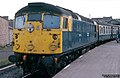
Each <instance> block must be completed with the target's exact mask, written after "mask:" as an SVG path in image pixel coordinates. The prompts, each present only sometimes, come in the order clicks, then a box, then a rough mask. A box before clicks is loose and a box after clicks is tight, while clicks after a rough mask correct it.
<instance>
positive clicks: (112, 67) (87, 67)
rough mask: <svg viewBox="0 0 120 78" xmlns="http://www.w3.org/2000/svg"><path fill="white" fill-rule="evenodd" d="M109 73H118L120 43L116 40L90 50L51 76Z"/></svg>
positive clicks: (97, 77)
mask: <svg viewBox="0 0 120 78" xmlns="http://www.w3.org/2000/svg"><path fill="white" fill-rule="evenodd" d="M109 74H110V75H115V74H117V75H120V43H119V44H118V43H116V41H111V42H108V43H106V44H103V45H100V46H98V47H96V48H94V49H92V50H90V51H89V52H87V53H86V54H84V55H82V56H81V57H79V58H78V59H77V60H75V61H74V62H72V63H71V64H70V65H68V66H67V67H65V68H64V69H63V70H62V71H60V72H59V73H58V74H56V75H55V76H54V77H53V78H105V77H104V75H109ZM106 78H111V77H106ZM113 78H114V77H113ZM115 78H116V77H115ZM117 78H118V77H117Z"/></svg>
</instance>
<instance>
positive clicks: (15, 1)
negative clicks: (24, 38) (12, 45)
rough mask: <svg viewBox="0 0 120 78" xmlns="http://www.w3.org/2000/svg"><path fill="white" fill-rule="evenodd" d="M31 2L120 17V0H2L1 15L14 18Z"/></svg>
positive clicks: (85, 12) (0, 5)
mask: <svg viewBox="0 0 120 78" xmlns="http://www.w3.org/2000/svg"><path fill="white" fill-rule="evenodd" d="M29 2H46V3H50V4H53V5H57V6H61V7H64V8H67V9H70V10H72V11H74V12H77V13H79V14H80V15H83V16H85V17H88V18H89V17H90V18H95V17H109V16H112V17H113V18H120V0H1V2H0V10H1V11H0V16H9V18H10V19H13V18H14V15H15V13H16V12H17V11H18V10H19V9H20V8H22V7H24V6H26V5H27V4H28V3H29Z"/></svg>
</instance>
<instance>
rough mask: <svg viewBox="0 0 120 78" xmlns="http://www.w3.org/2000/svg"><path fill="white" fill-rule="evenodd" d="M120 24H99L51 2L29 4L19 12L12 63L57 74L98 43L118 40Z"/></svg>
mask: <svg viewBox="0 0 120 78" xmlns="http://www.w3.org/2000/svg"><path fill="white" fill-rule="evenodd" d="M118 29H119V27H117V26H116V27H115V26H112V25H99V24H98V23H97V22H95V21H93V20H91V19H88V18H86V17H84V16H81V15H79V14H78V13H74V12H72V11H71V10H68V9H65V8H62V7H59V6H54V5H51V4H47V3H29V4H28V5H27V6H25V7H23V8H22V9H20V10H19V11H18V12H17V13H16V14H15V26H14V29H13V51H14V55H11V56H9V60H10V61H11V62H14V63H16V65H17V66H21V67H22V68H23V72H24V75H25V74H27V73H34V72H35V71H40V72H44V71H47V72H48V73H49V74H50V75H54V74H55V73H56V71H57V69H59V68H62V67H64V66H66V65H67V64H68V63H70V62H71V61H72V60H73V59H75V58H77V57H78V56H79V55H81V54H84V53H85V52H86V51H87V50H89V49H90V48H93V47H95V46H96V45H97V44H98V43H100V42H103V41H107V40H111V39H114V38H115V37H116V31H117V30H118Z"/></svg>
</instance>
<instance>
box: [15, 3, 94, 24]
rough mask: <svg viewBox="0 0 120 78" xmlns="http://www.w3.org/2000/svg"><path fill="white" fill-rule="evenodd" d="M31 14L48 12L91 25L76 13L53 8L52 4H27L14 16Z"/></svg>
mask: <svg viewBox="0 0 120 78" xmlns="http://www.w3.org/2000/svg"><path fill="white" fill-rule="evenodd" d="M31 12H48V13H50V14H53V13H55V14H59V15H66V16H72V17H73V18H74V19H78V20H79V18H81V21H87V22H90V23H93V21H92V20H91V19H88V18H86V17H83V16H81V15H79V14H77V13H74V12H72V11H71V10H69V9H65V8H62V7H59V6H54V5H52V4H47V3H41V2H40V3H39V2H37V3H28V5H27V6H25V7H23V8H22V9H20V10H19V11H18V12H17V13H16V16H19V15H22V14H24V13H31ZM76 14H77V15H76Z"/></svg>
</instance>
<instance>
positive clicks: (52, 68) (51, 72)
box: [47, 65, 57, 77]
mask: <svg viewBox="0 0 120 78" xmlns="http://www.w3.org/2000/svg"><path fill="white" fill-rule="evenodd" d="M47 72H48V74H49V75H50V76H51V77H52V76H54V75H55V74H56V73H57V68H56V67H55V65H52V66H50V67H47Z"/></svg>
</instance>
